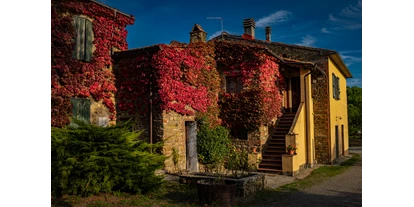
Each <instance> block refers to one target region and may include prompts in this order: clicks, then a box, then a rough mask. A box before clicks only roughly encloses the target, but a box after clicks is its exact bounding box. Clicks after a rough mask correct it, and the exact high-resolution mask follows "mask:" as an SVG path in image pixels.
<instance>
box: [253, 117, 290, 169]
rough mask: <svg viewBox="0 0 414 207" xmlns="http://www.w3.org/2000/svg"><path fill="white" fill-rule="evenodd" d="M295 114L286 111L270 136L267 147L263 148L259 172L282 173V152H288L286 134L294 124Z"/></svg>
mask: <svg viewBox="0 0 414 207" xmlns="http://www.w3.org/2000/svg"><path fill="white" fill-rule="evenodd" d="M295 114H296V113H290V112H286V113H284V114H283V116H282V117H280V120H279V123H278V124H277V125H276V128H275V130H274V132H273V133H272V134H271V135H270V136H269V138H268V140H267V143H266V147H265V148H264V149H263V152H262V162H261V163H260V164H259V169H258V171H259V172H265V173H276V174H281V173H282V154H286V143H285V135H286V134H287V133H288V132H289V130H290V127H291V126H292V123H293V120H294V118H295Z"/></svg>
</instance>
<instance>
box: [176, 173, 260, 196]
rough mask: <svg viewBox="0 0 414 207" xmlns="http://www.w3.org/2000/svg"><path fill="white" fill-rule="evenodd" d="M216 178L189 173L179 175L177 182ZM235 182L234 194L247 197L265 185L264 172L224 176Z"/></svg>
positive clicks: (189, 182) (214, 177)
mask: <svg viewBox="0 0 414 207" xmlns="http://www.w3.org/2000/svg"><path fill="white" fill-rule="evenodd" d="M206 179H217V176H209V175H203V174H200V173H189V174H185V175H180V178H179V182H180V183H182V184H190V185H196V184H197V181H198V180H206ZM225 179H226V180H231V181H234V182H236V184H237V188H236V196H237V197H247V196H251V195H254V194H256V192H258V191H261V190H263V189H264V187H265V184H266V183H265V182H266V174H265V173H251V174H250V175H248V176H246V177H242V178H225Z"/></svg>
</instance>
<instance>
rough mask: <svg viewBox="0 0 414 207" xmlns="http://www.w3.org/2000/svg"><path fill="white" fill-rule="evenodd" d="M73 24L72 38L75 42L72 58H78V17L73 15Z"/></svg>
mask: <svg viewBox="0 0 414 207" xmlns="http://www.w3.org/2000/svg"><path fill="white" fill-rule="evenodd" d="M73 24H74V28H75V38H74V40H73V42H74V43H75V45H74V48H73V52H72V57H73V58H74V59H77V60H79V44H80V42H79V26H80V18H79V17H77V16H74V17H73Z"/></svg>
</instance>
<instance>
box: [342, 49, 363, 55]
mask: <svg viewBox="0 0 414 207" xmlns="http://www.w3.org/2000/svg"><path fill="white" fill-rule="evenodd" d="M350 53H352V54H353V53H362V50H344V51H340V52H339V54H341V55H342V54H350Z"/></svg>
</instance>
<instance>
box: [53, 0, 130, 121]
mask: <svg viewBox="0 0 414 207" xmlns="http://www.w3.org/2000/svg"><path fill="white" fill-rule="evenodd" d="M73 15H84V16H87V17H88V18H91V19H93V20H92V24H93V33H94V40H93V44H94V47H95V51H94V53H93V57H92V60H91V61H90V62H84V61H80V60H75V59H73V58H72V51H73V48H74V43H73V39H74V37H75V31H74V26H73V22H72V21H73V20H72V18H73ZM115 15H116V16H115ZM51 19H52V22H51V26H52V30H51V36H52V70H51V75H52V79H51V86H52V90H51V101H52V111H51V114H52V126H57V127H62V126H65V125H67V124H68V123H69V116H70V114H71V103H70V97H81V98H82V97H83V98H86V97H92V98H93V99H94V100H95V101H102V102H103V104H104V105H105V106H106V107H108V109H109V111H110V112H111V113H112V115H111V117H110V118H111V119H114V118H115V105H114V103H113V101H112V99H111V98H112V97H113V93H114V92H115V91H116V88H115V85H114V75H113V73H112V71H111V69H110V67H111V66H112V59H111V54H110V50H111V47H116V48H118V49H120V50H125V49H127V48H128V45H127V42H126V35H127V31H126V30H125V27H126V26H127V25H131V24H133V22H134V19H133V18H131V17H129V16H125V15H123V14H121V13H117V14H115V12H114V10H112V9H109V8H106V7H103V6H101V5H99V4H96V3H94V2H92V1H87V0H81V1H73V0H59V1H52V18H51Z"/></svg>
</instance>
